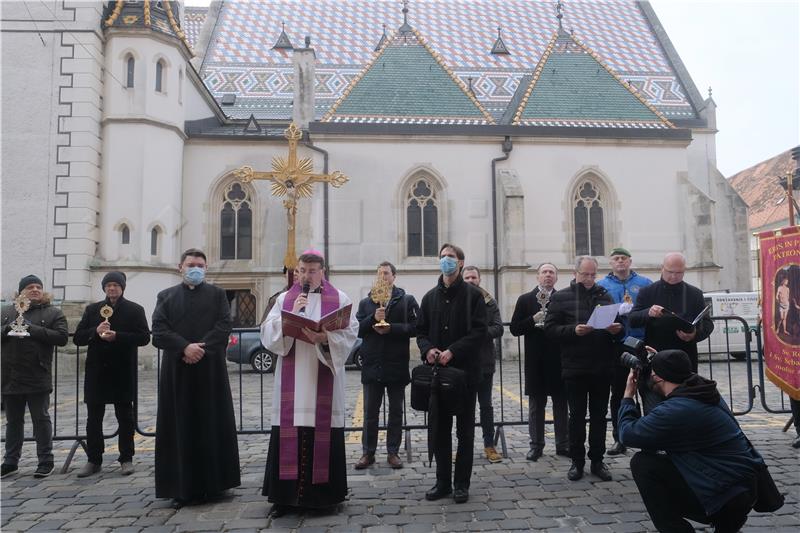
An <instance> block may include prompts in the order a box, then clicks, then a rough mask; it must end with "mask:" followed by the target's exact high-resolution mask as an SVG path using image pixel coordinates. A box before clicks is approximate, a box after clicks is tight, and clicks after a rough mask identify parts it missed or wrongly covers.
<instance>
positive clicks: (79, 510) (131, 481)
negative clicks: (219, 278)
mask: <svg viewBox="0 0 800 533" xmlns="http://www.w3.org/2000/svg"><path fill="white" fill-rule="evenodd" d="M63 367H67V365H63ZM502 368H503V386H502V388H501V386H500V373H499V372H498V374H496V375H495V391H494V402H495V417H496V420H499V419H500V415H501V410H502V416H503V419H504V420H505V421H507V422H513V421H520V420H521V419H522V413H524V412H525V410H526V409H527V402H526V401H525V399H523V398H521V397H520V396H521V390H520V385H519V378H518V376H519V363H518V362H517V361H508V362H506V363H505V364H504V365H503V367H502ZM729 368H730V369H729ZM752 369H753V370H752V374H753V375H755V376H758V367H757V365H756V364H755V363H753V364H752ZM228 370H229V373H230V380H231V387H232V390H233V395H234V402H235V403H234V405H235V410H236V416H237V422H238V424H239V427H240V429H242V430H245V431H258V430H260V429H261V428H265V427H268V426H269V406H270V405H271V390H272V377H271V376H269V375H266V376H261V375H258V374H254V373H252V372H251V371H249V370H247V369H245V370H243V371H241V372H240V370H239V368H238V367H237V366H236V365H233V364H229V366H228ZM70 372H71V373H70ZM701 373H703V374H704V375H707V376H708V375H709V374H713V377H714V379H716V380H717V381H718V383H719V387H720V390H721V392H722V393H723V395H724V396H725V397H726V400H727V401H728V402H729V404H732V405H733V407H734V409H735V410H736V411H738V412H742V411H746V410H747V409H748V407H749V399H748V394H747V391H748V388H749V387H748V377H747V376H748V372H747V365H746V364H745V363H741V362H739V363H733V364H732V365H730V367H728V365H727V364H725V363H724V362H723V363H714V364H713V365H708V364H706V365H704V366H702V367H701ZM155 375H156V372H155V371H149V372H148V371H144V372H143V373H142V375H141V376H140V382H139V390H140V402H139V416H138V422H139V427H140V429H141V430H143V431H144V432H145V433H147V432H152V429H153V425H154V423H155ZM81 378H82V376H80V377H77V378H76V375H75V373H74V370H73V371H70V370H68V369H66V368H64V369H63V370H60V371H59V390H58V393H57V394H56V395H55V396H54V400H53V402H54V405H53V406H52V407H51V414H54V410H55V407H57V421H56V435H57V436H59V438H67V437H69V436H71V435H75V434H80V433H83V424H84V419H85V410H84V406H83V405H82V404H80V403H78V402H79V400H78V399H77V398H76V395H75V389H76V387H79V388H82V382H81ZM347 379H348V384H347V396H348V413H350V415H351V416H350V419H349V420H348V424H349V425H351V426H353V427H358V426H359V425H360V423H361V418H360V412H361V402H362V399H361V395H360V384H359V375H358V372H357V371H348V376H347ZM753 379H754V380H755V383H758V379H757V377H756V378H753ZM764 391H765V394H766V401H767V405H768V407H769V408H770V410H781V409H785V407H786V405H785V404H784V403H783V402H784V400H785V398H783V399H782V397H781V395H780V394H779V393H778V392H777V390H776V389H775V387H773V386H772V385H771V384H769V383H768V384H767V385H766V386H765V387H764ZM240 399H241V401H240ZM259 404H261V405H263V406H264V408H265V414H263V415H262V414H261V410H260V409H259ZM76 407H77V408H78V412H77V416H76ZM112 411H113V410H112ZM406 416H407V423H408V424H411V425H422V424H424V419H423V417H422V416H421V415H420V414H419V413H415V412H413V411H411V410H410V409H408V410H407V413H406ZM548 416H549V415H548ZM788 416H789V415H787V414H770V413H767V412H766V411H765V410H764V408H763V407H762V405H761V401H760V399H759V398H756V399H755V406H754V408H753V409H752V411H751V412H750V413H749V414H747V415H744V416H740V417H739V421H740V423H741V424H742V426H743V428H744V429H745V431H746V432H747V433H748V436H749V437H750V439H751V440H752V442H753V443H754V444H755V445H756V447H758V449H759V450H760V451H761V453H762V455H764V457H765V458H766V460H767V462H768V464H769V466H770V470H771V472H772V474H773V476H774V477H775V480H776V482H777V483H778V486H779V487H780V488H781V490H782V491H784V492H785V493H787V504H786V505H785V506H784V507H783V508H782V509H781V510H779V511H778V512H777V513H773V514H761V513H751V514H750V518H749V520H748V522H747V525H746V526H745V528H744V531H760V530H763V531H797V530H798V528H800V450H795V449H793V448H791V447H790V443H791V441H792V438H793V436H794V433H793V430H790V431H789V432H788V433H783V432H782V431H781V430H782V428H783V426H784V424H785V423H786V421H787V419H788ZM76 421H77V422H76ZM106 422H107V424H106V426H107V430H108V434H111V433H113V431H114V429H115V425H114V417H113V413H112V412H107V415H106ZM27 431H28V433H27V434H30V429H29V428H28V430H27ZM547 431H548V432H549V433H548V435H547V448H546V449H545V456H544V457H542V458H541V459H540V460H539V461H538V462H536V463H532V462H528V461H526V460H525V453H526V452H527V449H528V441H527V428H526V427H525V426H522V425H509V426H506V427H505V429H504V437H505V442H506V450H507V454H508V457H507V458H506V459H504V461H503V462H502V463H497V464H490V463H489V462H488V461H486V459H485V458H484V457H483V455H482V451H481V450H480V448H481V446H480V442H481V438H480V429H476V447H475V464H474V470H473V476H472V486H471V488H470V500H469V502H468V503H465V504H460V505H458V504H455V503H453V502H452V500H447V499H445V500H441V501H439V502H427V501H425V499H424V492H425V491H426V490H427V489H428V488H430V487H431V486H432V485H433V482H434V478H435V474H434V469H433V468H432V467H431V466H430V465H429V464H428V463H427V455H426V453H425V444H426V440H425V431H424V430H421V429H412V430H411V431H410V432H409V433H407V434H406V435H410V439H408V444H407V446H408V449H407V454H409V455H406V456H404V457H403V458H404V460H406V466H405V468H404V469H402V470H392V469H390V468H389V467H388V465H387V464H386V463H385V456H384V455H382V454H381V453H380V452H381V448H380V447H381V446H382V445H383V443H384V441H383V438H384V434H383V433H381V437H380V441H379V455H378V457H377V459H378V461H377V462H376V464H375V465H374V466H372V467H370V468H369V469H367V470H363V471H358V472H357V471H355V470H353V469H352V467H350V468H349V470H348V485H349V487H350V495H349V499H348V501H347V502H345V503H344V504H343V505H342V506H341V509H340V512H339V513H338V514H335V515H317V514H313V513H303V514H288V515H286V516H283V517H280V518H277V519H270V518H267V512H268V509H269V504H268V503H267V502H266V499H265V498H264V497H262V496H261V483H262V479H263V472H264V461H265V458H266V451H267V444H268V440H269V437H268V436H267V435H258V434H255V435H253V434H250V435H240V436H239V453H240V458H241V467H242V486H241V487H238V488H236V489H234V490H232V491H230V493H229V494H228V496H227V497H226V498H225V499H224V500H222V501H218V502H216V503H209V504H206V505H200V506H192V507H185V508H183V509H181V510H179V511H176V510H174V509H172V508H171V507H170V502H169V501H168V500H159V499H156V498H155V494H154V487H153V446H154V439H153V438H152V437H149V436H141V435H137V436H136V458H135V461H136V472H135V473H134V474H133V475H132V476H130V477H122V476H120V473H119V465H118V463H115V462H113V461H114V460H115V459H116V451H117V450H116V446H115V441H114V439H108V440H107V449H106V456H105V460H106V464H105V465H104V470H103V471H102V472H101V473H100V474H98V475H96V476H93V477H90V478H86V479H78V478H77V477H76V476H75V473H76V470H77V469H78V468H79V467H80V466H81V465H82V464H83V463H84V462H85V454H84V453H83V452H82V451H81V450H80V449H79V450H78V453H77V454H76V457H75V460H74V461H73V462H72V464H71V465H70V466H69V471H68V472H67V473H65V474H62V473H60V466H61V465H63V464H64V461H65V460H66V458H67V454H68V452H69V449H70V446H71V445H72V444H73V440H70V439H67V440H61V441H57V442H56V443H55V450H54V451H55V454H56V465H57V467H56V472H55V473H54V474H53V475H52V476H50V477H49V478H47V479H43V480H38V479H34V478H33V477H32V473H33V470H34V469H35V467H36V460H35V446H34V445H33V443H26V444H25V446H24V449H23V458H22V461H21V463H20V473H19V474H17V475H16V476H13V477H10V478H7V479H5V480H3V481H2V521H1V522H0V527H2V531H4V532H7V531H9V532H10V531H80V532H95V531H96V532H106V531H116V532H154V533H155V532H177V531H192V532H199V531H237V532H245V531H260V530H267V529H268V530H271V531H302V532H323V531H331V532H333V531H348V532H349V531H366V532H383V531H397V532H400V531H402V532H427V531H437V532H438V531H474V530H478V531H499V530H503V531H507V530H526V531H587V532H589V531H591V532H594V531H618V532H636V531H652V530H653V527H652V523H651V522H650V521H649V519H648V516H647V513H646V512H645V510H644V506H643V504H642V501H641V498H640V497H639V495H638V492H637V490H636V486H635V484H634V482H633V480H632V478H631V476H630V471H629V469H628V463H629V460H630V456H631V455H632V453H631V452H630V451H629V452H628V455H627V456H622V457H616V458H611V457H609V458H607V459H606V462H607V464H608V465H609V468H610V470H611V472H612V474H613V476H614V480H613V481H611V482H602V481H600V480H599V479H598V478H596V477H595V476H593V475H590V474H587V476H586V477H585V478H584V479H582V480H580V481H578V482H570V481H568V480H567V479H566V471H567V469H568V467H569V460H568V459H566V458H563V457H556V456H555V455H554V449H553V445H552V443H553V435H552V433H551V432H552V426H551V425H548V427H547ZM346 438H347V460H348V463H349V464H350V465H351V466H352V464H353V463H354V462H355V461H356V460H357V458H358V457H359V456H360V455H361V445H360V440H361V439H360V433H359V432H348V433H347V437H346ZM609 439H610V428H609ZM609 444H610V442H609ZM702 527H703V526H701V525H698V528H702ZM700 530H702V529H700ZM709 531H710V530H709Z"/></svg>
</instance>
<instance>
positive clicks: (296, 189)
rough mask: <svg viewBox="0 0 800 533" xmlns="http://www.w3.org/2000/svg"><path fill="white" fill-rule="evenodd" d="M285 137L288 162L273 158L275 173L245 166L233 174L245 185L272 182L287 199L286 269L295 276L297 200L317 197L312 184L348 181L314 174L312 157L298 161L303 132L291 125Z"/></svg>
mask: <svg viewBox="0 0 800 533" xmlns="http://www.w3.org/2000/svg"><path fill="white" fill-rule="evenodd" d="M284 136H285V137H286V138H287V139H288V140H289V158H288V160H287V159H284V158H283V157H279V156H275V157H273V158H272V172H257V171H255V170H253V167H249V166H243V167H240V168H237V169H236V170H234V171H233V175H234V177H236V178H237V179H240V180H241V181H243V182H244V183H250V182H251V181H253V180H268V181H271V182H272V195H273V196H277V197H281V196H287V198H286V199H285V200H284V201H283V207H285V208H286V224H287V230H288V235H287V238H286V240H287V243H286V256H285V257H284V258H283V266H284V267H285V268H286V269H287V271H288V272H289V273H290V275H291V273H292V271H293V270H294V267H295V265H296V264H297V252H296V250H295V223H296V219H297V200H298V199H299V198H310V197H311V196H312V195H313V194H314V189H313V184H314V183H316V182H323V183H330V184H331V185H333V186H334V187H337V188H338V187H341V186H342V185H344V184H345V183H347V182H348V181H349V178H348V177H347V176H345V175H344V174H342V173H341V172H339V171H338V170H337V171H335V172H332V173H331V174H314V163H313V162H312V161H311V158H310V157H305V158H303V159H300V160H298V159H297V141H299V140H300V139H301V138H302V137H303V132H302V131H301V130H300V128H298V127H297V125H296V124H295V123H294V122H292V123H291V124H290V125H289V127H288V128H286V131H284Z"/></svg>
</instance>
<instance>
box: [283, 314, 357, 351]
mask: <svg viewBox="0 0 800 533" xmlns="http://www.w3.org/2000/svg"><path fill="white" fill-rule="evenodd" d="M352 308H353V304H347V305H346V306H344V307H340V308H339V309H337V310H336V311H333V312H331V313H328V314H327V315H325V316H323V317H322V318H320V319H319V320H314V319H313V318H308V317H306V316H300V315H297V314H295V313H292V312H291V311H286V310H284V311H281V327H282V328H283V334H284V335H285V336H289V337H292V338H294V339H297V340H301V341H303V342H307V343H309V344H313V343H312V342H311V340H310V339H309V338H308V337H306V336H305V335H304V334H303V328H308V329H310V330H312V331H322V328H323V327H324V328H325V329H326V330H327V331H335V330H337V329H344V328H346V327H347V326H348V325H349V324H350V311H351V310H352Z"/></svg>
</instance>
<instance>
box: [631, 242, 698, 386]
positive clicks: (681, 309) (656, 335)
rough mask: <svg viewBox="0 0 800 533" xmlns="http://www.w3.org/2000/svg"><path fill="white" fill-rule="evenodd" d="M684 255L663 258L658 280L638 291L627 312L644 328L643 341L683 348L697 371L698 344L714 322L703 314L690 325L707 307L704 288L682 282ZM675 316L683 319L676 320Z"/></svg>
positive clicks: (659, 346)
mask: <svg viewBox="0 0 800 533" xmlns="http://www.w3.org/2000/svg"><path fill="white" fill-rule="evenodd" d="M685 272H686V258H685V257H684V255H683V254H681V253H678V252H673V253H669V254H667V255H666V256H665V257H664V263H663V264H662V266H661V279H660V280H658V281H656V282H655V283H653V284H652V285H649V286H647V287H645V288H643V289H642V290H640V291H639V297H638V298H637V299H636V305H635V306H634V308H633V311H631V313H630V315H629V320H630V325H631V327H634V328H639V327H644V328H645V331H644V342H645V343H646V344H647V345H648V346H651V347H653V348H655V349H656V350H659V351H661V350H682V351H684V352H686V354H687V355H688V356H689V360H690V361H691V362H692V371H693V372H695V373H696V372H697V343H698V342H701V341H703V340H705V339H707V338H708V336H709V335H711V332H712V331H714V322H713V321H712V320H711V318H710V317H709V316H708V314H706V315H705V316H704V317H703V318H702V319H700V321H699V322H698V323H697V324H696V325H695V326H694V327H693V328H692V327H690V326H691V322H692V321H694V319H695V318H696V317H697V316H698V315H699V314H700V312H701V311H703V309H704V308H705V307H706V304H705V301H704V299H703V291H701V290H700V289H698V288H697V287H694V286H692V285H689V284H688V283H686V282H685V281H683V276H684V273H685ZM673 314H674V315H678V317H680V318H681V319H683V321H681V320H679V319H677V318H676V317H675V316H672V315H673Z"/></svg>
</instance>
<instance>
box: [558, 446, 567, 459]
mask: <svg viewBox="0 0 800 533" xmlns="http://www.w3.org/2000/svg"><path fill="white" fill-rule="evenodd" d="M556 455H560V456H561V457H569V456H570V455H569V448H556Z"/></svg>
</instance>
